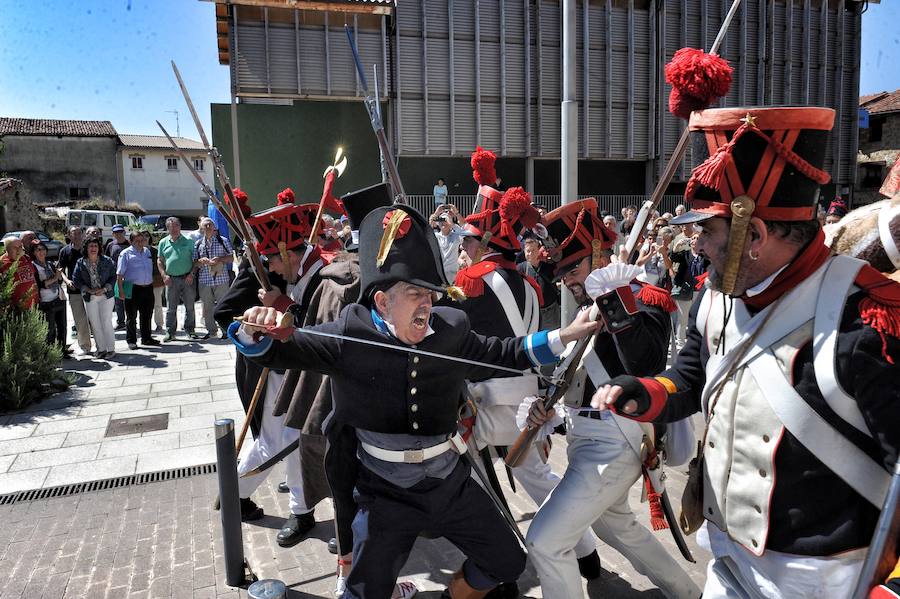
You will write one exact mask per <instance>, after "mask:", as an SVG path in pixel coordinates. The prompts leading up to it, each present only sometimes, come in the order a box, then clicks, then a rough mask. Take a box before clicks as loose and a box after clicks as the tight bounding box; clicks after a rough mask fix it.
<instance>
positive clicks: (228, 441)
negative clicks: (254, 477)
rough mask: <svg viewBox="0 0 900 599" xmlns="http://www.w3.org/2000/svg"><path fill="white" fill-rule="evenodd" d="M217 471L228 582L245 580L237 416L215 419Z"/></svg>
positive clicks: (242, 581)
mask: <svg viewBox="0 0 900 599" xmlns="http://www.w3.org/2000/svg"><path fill="white" fill-rule="evenodd" d="M215 427H216V463H217V467H216V471H217V472H218V474H219V499H220V502H221V506H222V507H221V510H220V512H219V513H220V514H221V516H222V544H223V545H224V552H225V584H227V585H228V586H232V587H236V586H240V585H241V584H243V583H244V540H243V538H242V536H241V499H240V495H239V494H238V474H237V456H236V455H235V451H234V420H231V419H230V418H224V419H222V420H216V424H215Z"/></svg>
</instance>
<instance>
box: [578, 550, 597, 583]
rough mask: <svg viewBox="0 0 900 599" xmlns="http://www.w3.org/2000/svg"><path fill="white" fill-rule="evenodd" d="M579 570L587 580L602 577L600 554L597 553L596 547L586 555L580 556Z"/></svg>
mask: <svg viewBox="0 0 900 599" xmlns="http://www.w3.org/2000/svg"><path fill="white" fill-rule="evenodd" d="M578 571H579V572H581V577H582V578H584V579H585V580H595V579H597V578H600V573H601V570H600V556H599V555H597V550H596V549H594V550H593V551H591V552H590V553H589V554H587V555H585V556H584V557H579V558H578Z"/></svg>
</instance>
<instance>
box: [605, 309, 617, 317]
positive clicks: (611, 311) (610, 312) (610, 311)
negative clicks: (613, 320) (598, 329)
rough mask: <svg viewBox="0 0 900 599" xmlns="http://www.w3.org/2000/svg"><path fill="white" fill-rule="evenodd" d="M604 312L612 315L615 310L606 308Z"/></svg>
mask: <svg viewBox="0 0 900 599" xmlns="http://www.w3.org/2000/svg"><path fill="white" fill-rule="evenodd" d="M606 313H607V314H609V315H610V316H612V315H613V314H615V313H616V311H615V310H607V311H606Z"/></svg>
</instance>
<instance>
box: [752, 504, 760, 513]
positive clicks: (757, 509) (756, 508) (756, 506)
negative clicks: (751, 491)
mask: <svg viewBox="0 0 900 599" xmlns="http://www.w3.org/2000/svg"><path fill="white" fill-rule="evenodd" d="M753 509H755V510H756V513H757V514H761V513H762V508H761V507H759V506H758V505H754V506H753Z"/></svg>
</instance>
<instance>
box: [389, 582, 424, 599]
mask: <svg viewBox="0 0 900 599" xmlns="http://www.w3.org/2000/svg"><path fill="white" fill-rule="evenodd" d="M418 592H419V587H418V586H417V585H416V583H414V582H413V581H411V580H404V581H402V582H398V583H397V585H396V586H395V587H394V594H393V595H391V599H409V598H410V597H414V596H415V594H416V593H418Z"/></svg>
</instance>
